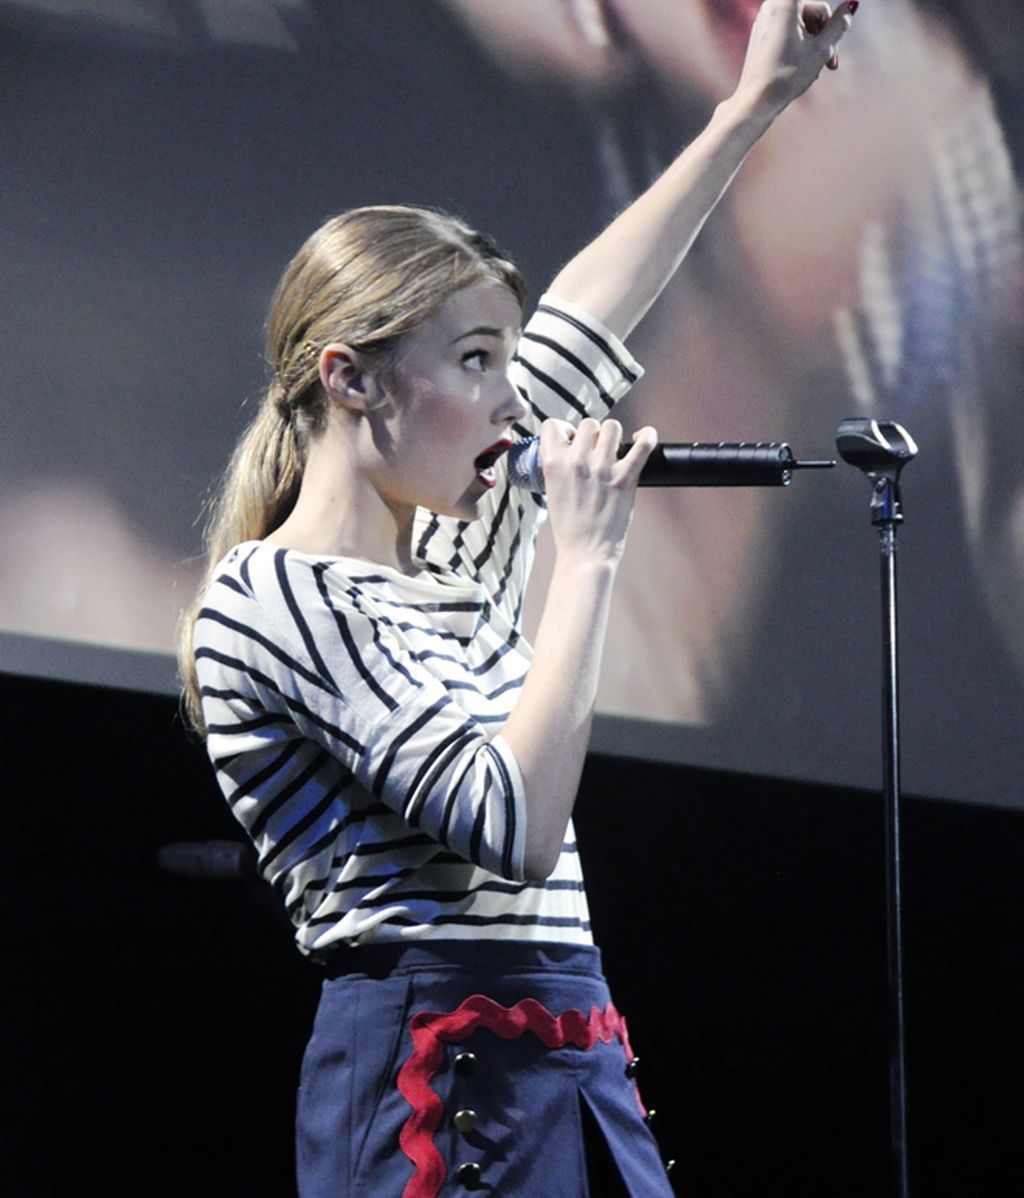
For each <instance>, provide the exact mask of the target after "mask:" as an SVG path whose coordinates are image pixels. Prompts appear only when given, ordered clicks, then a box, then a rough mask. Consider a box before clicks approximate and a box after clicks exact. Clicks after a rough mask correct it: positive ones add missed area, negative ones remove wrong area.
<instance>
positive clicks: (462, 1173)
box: [455, 1161, 480, 1190]
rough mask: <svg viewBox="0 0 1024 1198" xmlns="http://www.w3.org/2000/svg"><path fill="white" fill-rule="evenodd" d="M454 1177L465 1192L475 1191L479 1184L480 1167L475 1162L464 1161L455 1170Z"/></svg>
mask: <svg viewBox="0 0 1024 1198" xmlns="http://www.w3.org/2000/svg"><path fill="white" fill-rule="evenodd" d="M455 1176H456V1177H457V1178H458V1179H459V1181H461V1182H462V1184H463V1185H464V1186H465V1187H466V1189H467V1190H475V1189H476V1187H477V1186H478V1185H479V1184H480V1166H479V1165H478V1164H477V1163H476V1161H466V1163H465V1164H463V1165H459V1167H458V1168H457V1169H456V1170H455Z"/></svg>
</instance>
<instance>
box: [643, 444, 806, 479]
mask: <svg viewBox="0 0 1024 1198" xmlns="http://www.w3.org/2000/svg"><path fill="white" fill-rule="evenodd" d="M629 448H630V447H629V446H628V445H623V446H621V447H620V449H619V457H624V456H625V454H627V453H628V452H629ZM793 464H794V463H793V451H792V450H791V449H790V447H789V446H788V445H787V444H786V443H785V442H784V441H740V442H736V443H733V444H729V443H726V442H721V443H719V444H714V443H712V442H702V441H694V442H691V443H690V444H683V445H673V444H666V445H657V446H655V448H654V450H653V452H652V453H651V456H650V457H649V458H648V459H647V461H646V462H645V463H644V468H643V469H642V470H641V471H640V481H639V483H638V486H641V487H786V486H788V485H789V482H790V479H791V478H792V477H793V476H792V473H791V471H792V468H793Z"/></svg>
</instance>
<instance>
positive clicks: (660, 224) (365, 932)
mask: <svg viewBox="0 0 1024 1198" xmlns="http://www.w3.org/2000/svg"><path fill="white" fill-rule="evenodd" d="M855 7H856V4H855V3H854V2H853V0H850V2H848V3H844V5H843V6H842V7H841V8H840V9H839V10H838V11H837V13H836V14H834V15H829V13H828V10H827V8H826V7H825V6H824V5H821V4H801V3H798V2H797V0H769V2H768V3H766V4H765V5H764V7H763V9H762V10H761V12H760V13H759V15H758V17H757V19H756V21H755V24H754V29H753V34H752V38H751V45H750V49H749V52H748V55H747V59H746V62H745V65H744V68H743V72H742V75H741V78H740V82H739V85H738V87H737V89H736V92H735V93H734V95H733V96H732V97H731V98H730V99H729V100H727V101H725V102H724V103H722V104H721V105H720V106H719V107H718V109H717V110H716V112H715V115H714V117H713V119H712V121H711V123H710V124H709V126H708V128H707V129H706V130H705V132H704V133H703V134H702V135H701V136H700V137H699V138H698V139H697V140H696V141H695V142H694V143H693V144H692V145H691V146H690V147H689V148H688V149H687V150H686V151H685V152H684V153H683V154H682V155H681V156H680V157H679V159H678V160H677V161H676V162H675V163H674V164H673V166H672V167H670V168H669V170H668V171H667V172H666V173H665V174H664V175H663V176H662V178H661V179H660V180H659V181H658V182H657V183H656V184H655V185H654V186H653V187H652V188H651V189H650V190H649V191H648V192H647V193H645V194H644V195H643V196H642V197H640V198H639V199H638V200H637V201H636V202H635V203H634V204H633V205H632V206H631V207H630V208H629V209H628V210H627V211H626V212H624V213H623V214H622V216H621V217H619V218H618V219H617V220H616V221H615V222H613V224H612V225H610V226H609V228H608V229H607V230H605V232H604V233H602V234H601V236H600V237H598V238H597V240H596V241H595V242H594V243H593V244H592V245H590V246H589V247H588V248H587V249H586V250H584V251H583V252H582V253H581V254H579V255H578V256H577V257H576V258H574V259H573V260H572V261H571V262H570V263H569V264H568V265H567V266H566V267H565V268H564V269H563V270H562V271H561V272H560V273H559V275H558V276H557V277H556V279H555V280H554V282H553V283H552V284H551V287H550V290H549V292H548V294H547V295H546V296H544V297H542V298H541V300H540V303H539V306H538V308H537V311H536V313H535V314H534V315H533V317H532V318H531V319H530V321H529V322H528V323H527V324H526V326H525V328H524V329H522V331H521V325H522V317H523V303H524V288H523V285H522V281H521V279H520V276H519V274H518V273H517V271H516V270H515V268H514V267H513V266H512V265H511V264H510V263H509V262H508V261H506V260H505V259H504V258H503V256H502V255H501V254H500V253H499V252H498V250H497V249H496V248H495V247H494V246H493V244H491V243H490V242H489V241H488V240H487V239H486V238H484V237H482V236H480V235H479V234H477V233H474V232H473V231H472V230H471V229H469V228H468V227H467V226H465V225H464V224H462V223H461V222H460V221H457V220H455V219H454V218H451V217H448V216H444V215H441V214H438V213H435V212H430V211H425V210H422V209H414V208H403V207H377V208H367V209H358V210H355V211H353V212H349V213H347V214H344V215H342V216H340V217H337V218H335V219H333V220H331V221H329V222H328V223H327V224H326V225H324V226H323V227H322V228H321V229H320V230H318V231H317V232H316V233H314V234H313V236H312V237H311V238H310V239H309V241H308V242H307V243H306V245H305V246H303V248H302V249H301V250H300V251H299V253H298V254H297V256H296V257H295V259H294V260H293V261H292V262H291V264H290V265H289V267H288V269H287V270H286V272H285V274H284V277H283V279H282V281H281V283H280V285H279V287H278V290H277V293H276V295H275V298H274V302H273V306H272V311H271V316H270V321H269V330H268V339H269V347H270V355H271V361H272V363H273V367H274V377H273V381H272V383H271V386H270V388H269V390H268V393H267V396H266V399H265V401H264V404H263V406H262V409H261V411H260V412H259V414H258V416H257V418H256V420H255V422H254V423H253V425H252V426H251V427H250V429H249V430H248V432H247V433H246V434H245V436H244V438H243V440H242V441H241V443H240V445H239V447H238V449H237V451H236V454H235V458H234V460H233V462H232V465H231V467H230V469H229V471H228V474H227V477H226V481H225V484H224V487H223V490H222V493H221V498H220V503H219V506H218V508H217V510H216V513H215V519H214V522H213V524H212V527H211V535H210V545H209V549H210V563H211V564H210V570H209V576H208V579H207V582H206V585H205V586H204V588H203V593H202V596H201V598H200V600H199V601H198V603H197V605H196V608H195V610H194V611H193V613H192V615H191V618H190V620H189V621H188V627H187V629H186V638H185V649H184V651H183V668H184V671H185V677H186V697H187V701H188V704H189V709H190V712H191V714H192V717H193V719H194V721H195V723H196V725H197V726H198V727H200V728H201V729H203V730H204V732H205V734H206V736H207V738H208V745H209V751H210V755H211V758H212V760H213V763H214V766H215V768H216V771H217V775H218V779H219V781H220V784H221V786H222V787H223V790H224V793H225V795H226V797H227V800H228V802H229V803H230V805H231V807H232V810H233V811H234V813H235V815H236V816H237V818H238V819H239V821H240V822H241V823H242V825H243V826H244V827H245V829H246V831H247V833H248V834H249V836H250V837H251V839H252V841H253V843H254V845H255V847H256V849H257V851H258V853H259V863H260V868H261V871H262V873H263V875H264V876H265V877H266V878H267V879H268V881H269V882H270V883H271V884H272V885H273V886H274V888H275V889H276V890H277V891H278V893H279V894H280V896H281V899H282V901H283V902H284V903H285V905H286V907H287V909H288V911H289V913H290V915H291V917H292V919H293V921H294V923H295V926H296V938H297V942H298V945H299V947H300V949H301V950H302V951H303V952H304V953H306V954H308V955H309V956H310V957H311V958H313V959H314V960H315V961H317V962H318V963H319V964H320V965H321V967H322V968H323V969H324V971H325V975H326V976H325V981H324V987H323V994H322V998H321V1003H320V1007H319V1010H318V1014H317V1019H316V1024H315V1027H314V1031H313V1036H312V1039H311V1041H310V1044H309V1047H308V1049H307V1053H306V1057H305V1060H304V1062H303V1069H302V1078H301V1086H300V1093H299V1110H298V1170H299V1189H300V1192H301V1193H302V1194H303V1195H328V1194H330V1195H346V1194H362V1195H367V1196H372V1198H378V1196H381V1195H391V1194H395V1195H398V1194H402V1195H403V1196H404V1198H427V1196H428V1195H435V1194H439V1193H441V1192H442V1190H444V1192H446V1193H447V1192H455V1191H457V1190H458V1189H460V1188H467V1189H482V1190H486V1191H488V1192H491V1193H497V1194H501V1195H502V1196H503V1198H515V1196H517V1195H522V1196H524V1198H536V1195H539V1194H549V1193H557V1194H564V1195H584V1194H600V1195H616V1194H630V1195H633V1196H634V1198H655V1196H657V1195H661V1194H668V1193H670V1190H669V1186H668V1181H667V1180H666V1177H665V1174H664V1170H663V1168H662V1165H661V1162H660V1160H659V1157H658V1154H657V1152H656V1150H655V1147H654V1142H653V1140H652V1138H651V1136H650V1134H649V1133H648V1131H647V1128H646V1127H645V1124H644V1122H643V1107H642V1105H641V1103H640V1100H639V1096H638V1094H637V1092H636V1090H635V1085H634V1082H633V1080H632V1074H633V1069H632V1066H631V1060H632V1056H631V1049H630V1045H629V1039H628V1035H627V1032H626V1026H625V1023H624V1022H623V1020H622V1018H621V1016H620V1015H619V1014H618V1013H617V1012H616V1010H615V1008H614V1006H613V1005H612V1003H611V999H610V996H609V993H608V989H607V985H606V983H605V981H604V979H603V977H602V974H601V969H600V960H599V956H598V952H597V949H596V948H595V947H594V945H593V942H592V938H591V935H590V925H589V921H588V916H587V906H586V898H585V895H584V891H583V883H582V878H581V873H580V868H579V862H578V858H577V855H576V851H575V845H574V842H573V832H572V824H571V820H570V815H571V811H572V806H573V801H574V799H575V794H576V787H577V784H578V781H579V777H580V772H581V769H582V765H583V760H584V755H585V752H586V748H587V740H588V733H589V727H590V719H591V710H592V707H593V702H594V694H595V690H596V685H597V676H598V668H599V663H600V657H601V648H602V643H603V640H604V632H605V626H606V620H607V614H608V605H609V600H610V596H611V589H612V584H613V580H614V576H615V571H616V566H617V564H618V561H619V559H620V556H621V553H622V549H623V546H624V543H625V539H626V533H627V530H628V526H629V522H630V517H631V512H632V505H633V496H634V490H635V486H636V482H637V478H638V475H639V472H640V469H641V467H642V466H643V463H644V461H645V459H646V457H647V456H648V454H649V453H650V451H651V448H652V447H653V445H654V443H655V434H654V431H653V430H652V429H643V430H641V432H640V433H639V434H637V436H636V437H635V438H634V443H633V445H632V447H631V448H630V449H629V452H628V453H626V455H625V456H624V457H623V458H621V459H620V458H619V455H618V451H619V448H620V442H621V439H622V430H621V428H620V426H619V425H618V424H617V423H616V422H615V421H613V420H610V419H609V420H603V422H602V418H603V417H604V416H606V415H607V413H608V411H609V410H610V408H611V407H612V405H613V404H614V402H615V400H616V399H617V398H618V397H619V396H620V395H621V394H623V393H624V392H625V390H627V389H628V387H629V386H630V385H631V383H632V382H633V381H635V379H636V378H637V377H638V375H639V373H640V369H639V367H638V366H637V365H636V364H635V363H634V362H633V360H632V358H631V357H630V355H629V353H628V351H627V350H626V349H625V348H624V346H623V345H622V341H621V339H622V338H623V337H624V336H625V335H626V334H627V333H628V332H629V331H630V329H631V328H632V327H633V326H634V325H635V323H636V322H637V321H638V320H639V319H640V317H641V316H642V315H643V313H644V312H645V311H646V310H647V308H648V307H649V305H650V304H651V303H652V302H653V301H654V299H655V298H656V296H657V295H658V293H659V291H660V290H661V288H662V287H663V286H664V284H665V282H666V281H667V280H668V278H669V277H670V276H671V274H672V272H673V271H674V270H675V269H676V267H677V265H678V264H679V262H680V261H681V260H682V258H683V256H684V255H685V253H686V251H687V249H688V247H689V245H690V244H691V242H692V240H693V238H694V237H695V236H696V234H697V232H698V230H699V228H700V226H701V224H702V223H703V221H704V219H705V217H706V216H707V214H708V213H709V212H710V210H711V208H712V207H713V206H714V204H715V202H716V200H717V199H718V197H719V196H720V195H721V193H722V191H723V190H724V189H725V187H726V186H727V184H728V182H729V180H730V179H731V177H732V175H733V174H734V173H735V171H736V170H737V168H738V167H739V165H740V164H741V162H742V160H743V158H744V157H745V155H746V154H747V152H748V151H749V150H750V148H751V147H752V146H753V144H754V143H755V142H756V140H757V139H758V137H759V136H760V135H761V134H762V133H763V132H764V131H765V129H767V127H768V126H769V125H770V124H771V122H772V120H773V119H774V117H775V116H776V115H778V113H779V112H781V111H782V109H783V108H784V107H785V106H786V105H787V104H788V103H789V102H790V101H791V100H792V99H793V98H794V97H796V96H797V95H799V94H800V93H801V92H803V91H804V90H805V89H806V88H807V87H808V86H809V85H810V83H811V82H812V81H813V80H814V79H815V78H816V76H817V75H818V74H819V72H820V71H821V69H822V67H823V66H825V65H826V63H829V62H831V63H832V64H834V63H835V54H836V47H837V45H838V42H839V40H840V38H841V37H842V35H843V34H844V33H845V31H846V29H847V28H848V26H849V24H850V17H851V15H852V12H853V10H854V8H855ZM809 235H810V234H809ZM535 434H536V435H539V437H540V445H541V458H542V463H543V471H544V478H545V482H546V492H547V494H546V504H545V500H544V499H543V498H542V497H540V496H538V495H534V494H531V493H529V492H528V491H525V490H522V489H517V488H514V487H512V486H510V483H509V480H508V478H507V476H506V472H505V469H504V461H503V455H504V453H505V452H506V450H507V449H508V448H509V446H510V445H511V444H512V442H513V441H514V440H515V439H517V438H519V437H524V436H531V435H535ZM545 512H546V514H547V516H548V518H549V519H550V523H551V528H552V534H553V541H554V545H555V554H556V561H555V567H554V571H553V574H552V578H551V582H550V587H549V590H548V594H547V599H546V603H545V606H544V611H543V616H542V619H541V622H540V626H539V629H538V633H537V638H536V648H535V657H533V656H532V655H531V651H530V649H529V647H528V646H527V645H526V643H525V642H524V641H523V639H522V636H521V633H520V631H519V614H520V608H521V603H522V596H523V589H524V586H525V583H526V578H527V574H528V570H529V563H530V557H531V550H532V546H533V541H534V536H535V533H536V531H537V527H538V525H539V523H540V520H541V519H542V517H543V516H544V515H545Z"/></svg>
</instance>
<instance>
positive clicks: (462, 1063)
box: [452, 1052, 476, 1076]
mask: <svg viewBox="0 0 1024 1198" xmlns="http://www.w3.org/2000/svg"><path fill="white" fill-rule="evenodd" d="M452 1065H453V1067H454V1069H455V1072H456V1073H461V1074H463V1075H464V1076H466V1075H468V1074H470V1073H474V1072H475V1071H476V1053H473V1052H460V1053H459V1055H458V1056H457V1057H456V1058H455V1060H454V1061H453V1062H452Z"/></svg>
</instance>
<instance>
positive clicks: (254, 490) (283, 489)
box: [178, 383, 304, 733]
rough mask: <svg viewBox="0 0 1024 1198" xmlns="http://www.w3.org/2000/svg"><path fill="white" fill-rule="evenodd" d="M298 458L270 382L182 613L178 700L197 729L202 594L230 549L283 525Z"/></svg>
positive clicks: (241, 445) (220, 499)
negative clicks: (195, 644) (195, 645)
mask: <svg viewBox="0 0 1024 1198" xmlns="http://www.w3.org/2000/svg"><path fill="white" fill-rule="evenodd" d="M303 458H304V454H303V453H302V452H301V450H300V448H299V441H298V437H297V436H296V434H295V426H294V422H293V419H292V417H291V414H290V412H289V411H288V409H287V406H286V402H285V400H284V397H283V394H282V392H281V388H280V386H279V384H277V383H275V384H274V385H273V386H271V388H270V390H269V391H268V392H267V394H266V396H265V397H264V399H263V402H262V403H261V404H260V408H259V411H258V412H257V413H256V416H255V418H254V419H253V421H252V422H251V424H250V425H249V427H248V428H247V429H246V430H245V432H244V433H243V434H242V437H241V439H240V440H239V442H238V444H237V445H236V446H235V451H234V453H233V454H232V455H231V460H230V462H229V463H228V468H227V470H226V471H225V473H224V478H223V480H222V482H221V484H220V487H219V489H218V491H217V493H216V494H215V496H214V498H213V500H212V502H211V503H210V506H209V517H208V520H207V525H206V530H205V533H204V542H205V547H206V573H205V576H204V578H203V581H202V585H201V586H200V588H199V592H198V594H197V595H196V597H195V599H194V600H193V602H192V603H191V605H190V606H189V607H188V608H187V609H186V610H185V612H184V613H183V615H182V620H181V626H180V630H179V638H178V672H179V677H180V681H181V689H182V703H183V707H184V712H185V716H186V718H187V720H188V723H189V724H190V725H191V726H192V727H193V728H194V729H196V731H198V732H200V733H204V732H205V727H204V721H203V714H202V708H201V705H200V701H199V684H198V682H197V679H196V663H195V656H194V654H193V650H192V636H193V632H194V630H195V624H196V618H197V617H198V615H199V611H200V608H201V606H202V601H203V597H204V596H205V594H206V590H207V588H208V587H209V585H210V583H211V582H212V581H213V574H214V571H215V570H216V568H217V566H218V564H219V563H220V561H221V560H222V559H223V558H224V557H225V555H226V554H227V553H228V551H229V550H230V549H232V548H233V547H234V546H235V545H238V544H240V543H241V542H242V541H260V540H262V539H263V538H264V537H265V536H267V535H268V534H269V533H271V532H273V531H274V529H275V528H277V527H278V525H280V524H281V523H283V521H284V520H285V518H286V517H287V515H288V513H289V512H290V511H291V510H292V508H293V507H294V506H295V500H296V499H297V498H298V494H299V486H300V484H301V482H302V463H303Z"/></svg>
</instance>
